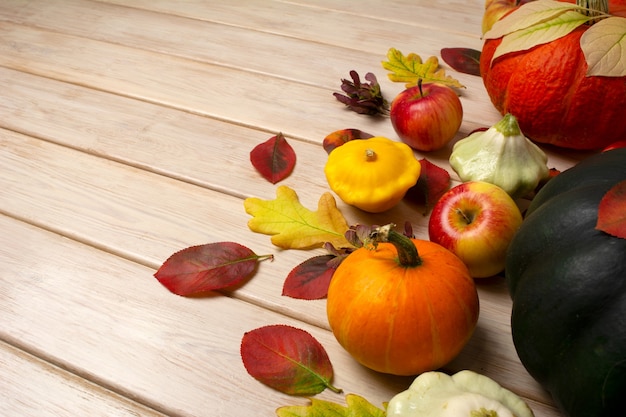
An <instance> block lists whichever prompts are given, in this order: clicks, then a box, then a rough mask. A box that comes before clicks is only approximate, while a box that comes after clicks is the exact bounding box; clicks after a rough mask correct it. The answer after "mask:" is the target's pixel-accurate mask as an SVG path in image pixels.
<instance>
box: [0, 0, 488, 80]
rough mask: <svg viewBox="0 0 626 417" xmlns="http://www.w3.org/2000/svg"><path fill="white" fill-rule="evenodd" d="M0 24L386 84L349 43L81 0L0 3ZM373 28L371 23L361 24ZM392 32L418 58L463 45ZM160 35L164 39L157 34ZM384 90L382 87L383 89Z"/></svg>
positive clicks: (373, 61) (233, 64) (375, 55)
mask: <svg viewBox="0 0 626 417" xmlns="http://www.w3.org/2000/svg"><path fill="white" fill-rule="evenodd" d="M264 4H271V2H265V3H264ZM178 9H180V7H178ZM0 20H5V21H11V22H14V23H19V24H23V25H28V26H36V27H39V28H43V29H46V30H51V31H54V32H60V33H67V34H70V35H74V36H80V37H85V38H90V39H94V40H99V41H105V42H110V43H115V44H121V45H126V46H130V47H133V48H139V49H146V50H150V51H153V52H159V53H164V54H168V55H174V56H179V57H183V58H188V59H192V60H194V61H202V62H208V63H214V64H217V65H222V66H226V67H230V68H243V69H246V70H249V71H251V72H259V73H263V74H270V75H275V76H277V77H281V78H285V79H289V80H294V81H298V82H301V83H305V84H310V85H315V86H321V87H324V88H328V89H333V90H337V89H338V88H339V80H340V79H341V78H345V77H347V76H348V72H349V70H351V69H355V70H357V71H359V72H360V73H362V74H365V73H366V72H368V71H373V72H375V73H378V74H379V76H380V78H381V81H385V79H386V76H385V74H384V72H385V71H384V70H383V68H382V66H381V65H380V61H381V60H382V59H384V58H385V54H386V52H387V50H388V48H389V46H384V47H383V48H382V49H380V48H376V49H371V50H358V49H354V48H352V47H351V45H349V44H339V45H330V44H324V43H320V42H319V41H317V40H306V39H300V38H296V37H292V36H284V35H279V34H274V33H268V32H262V31H258V30H254V31H252V30H250V29H247V28H242V27H238V26H232V25H229V24H222V23H218V22H212V21H207V20H198V19H192V18H189V17H180V16H175V15H172V14H164V13H158V12H151V11H148V10H142V9H135V8H128V7H122V6H118V5H112V4H105V3H100V2H93V1H87V0H47V1H33V0H13V1H11V2H4V3H1V4H0ZM322 21H324V20H322ZM377 23H378V22H377V21H373V22H369V23H367V25H369V26H372V25H375V24H377ZM364 24H366V23H364ZM399 26H400V27H398V28H397V30H398V31H399V32H400V33H401V31H403V30H404V31H406V32H410V33H411V34H412V36H411V38H412V39H411V43H410V47H411V48H415V46H416V45H419V49H418V51H419V52H420V53H422V54H436V53H438V49H437V48H440V47H441V46H443V45H444V42H446V41H447V42H451V43H455V44H464V42H465V37H462V36H455V35H452V34H451V35H450V39H449V40H444V39H442V38H441V36H437V35H436V34H434V33H432V32H428V31H423V32H421V31H420V32H416V31H415V29H414V28H413V27H404V26H401V25H399ZM164 33H166V34H167V36H163V34H164ZM250 45H254V53H251V52H250ZM393 45H394V46H395V47H398V48H401V47H405V48H409V45H404V44H399V43H394V44H393ZM411 50H412V49H411ZM277 51H282V52H281V53H276V52H277ZM347 57H349V60H348V59H347ZM463 78H464V80H463V82H464V83H466V84H467V85H468V88H479V87H481V82H480V80H479V79H478V78H477V77H469V76H464V77H463ZM386 86H387V84H386ZM392 87H393V85H391V84H389V88H392ZM396 87H397V86H396ZM390 91H395V89H392V90H390Z"/></svg>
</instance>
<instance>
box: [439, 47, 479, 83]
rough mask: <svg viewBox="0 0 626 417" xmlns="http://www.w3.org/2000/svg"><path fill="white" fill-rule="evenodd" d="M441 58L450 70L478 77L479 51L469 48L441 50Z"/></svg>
mask: <svg viewBox="0 0 626 417" xmlns="http://www.w3.org/2000/svg"><path fill="white" fill-rule="evenodd" d="M441 58H442V59H443V61H444V62H445V63H446V64H448V65H450V67H452V69H454V70H456V71H458V72H462V73H464V74H470V75H477V76H480V51H478V50H476V49H471V48H443V49H442V50H441Z"/></svg>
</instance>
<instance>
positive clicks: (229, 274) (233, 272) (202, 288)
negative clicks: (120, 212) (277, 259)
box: [154, 242, 272, 296]
mask: <svg viewBox="0 0 626 417" xmlns="http://www.w3.org/2000/svg"><path fill="white" fill-rule="evenodd" d="M267 258H270V259H271V258H272V255H263V256H259V255H257V254H255V253H254V252H252V251H251V250H250V249H248V248H247V247H245V246H242V245H240V244H238V243H234V242H218V243H209V244H206V245H199V246H191V247H189V248H187V249H183V250H181V251H179V252H176V253H175V254H173V255H172V256H170V257H169V258H168V259H167V261H165V263H164V264H163V265H161V267H160V268H159V270H158V271H157V272H156V273H155V274H154V276H155V278H156V279H158V280H159V282H160V283H161V284H163V286H165V288H167V289H168V290H170V291H171V292H173V293H174V294H178V295H184V296H187V295H192V294H197V293H201V292H206V291H213V290H218V289H221V288H227V287H231V286H233V285H236V284H238V283H240V282H241V281H243V280H244V279H246V278H248V277H249V276H250V275H251V274H252V273H253V272H254V270H255V269H256V266H257V263H258V262H259V261H260V260H263V259H267Z"/></svg>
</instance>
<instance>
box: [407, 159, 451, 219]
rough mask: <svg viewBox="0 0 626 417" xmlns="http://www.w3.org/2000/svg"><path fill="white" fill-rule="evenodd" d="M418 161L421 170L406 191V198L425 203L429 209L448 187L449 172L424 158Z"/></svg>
mask: <svg viewBox="0 0 626 417" xmlns="http://www.w3.org/2000/svg"><path fill="white" fill-rule="evenodd" d="M419 162H420V165H421V166H422V170H421V172H420V176H419V179H418V180H417V183H416V184H415V185H414V186H413V187H411V188H410V189H409V191H408V192H407V198H409V199H410V200H412V201H415V202H417V203H420V204H425V205H426V209H427V210H430V209H431V208H432V207H433V206H434V205H435V203H436V202H437V200H439V198H440V197H441V196H442V195H443V194H444V193H445V192H446V191H447V190H448V189H449V188H450V174H449V173H448V171H446V170H445V169H443V168H441V167H439V166H437V165H435V164H433V163H432V162H430V161H428V160H426V159H425V158H424V159H420V161H419Z"/></svg>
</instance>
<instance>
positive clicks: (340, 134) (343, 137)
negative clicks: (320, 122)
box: [322, 129, 374, 153]
mask: <svg viewBox="0 0 626 417" xmlns="http://www.w3.org/2000/svg"><path fill="white" fill-rule="evenodd" d="M373 136H374V135H370V134H369V133H365V132H363V131H361V130H359V129H341V130H336V131H334V132H332V133H330V134H328V135H327V136H326V137H325V138H324V141H323V142H322V146H323V148H324V150H325V151H326V153H330V152H331V151H332V150H333V149H335V148H337V147H339V146H341V145H343V144H344V143H346V142H349V141H351V140H355V139H369V138H371V137H373Z"/></svg>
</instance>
